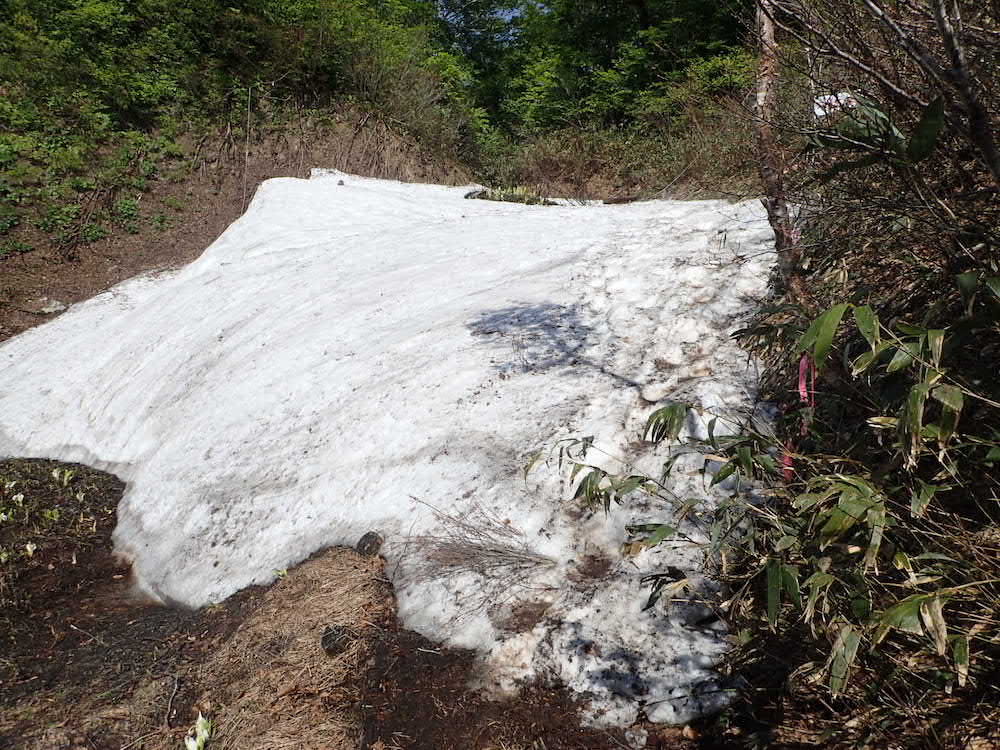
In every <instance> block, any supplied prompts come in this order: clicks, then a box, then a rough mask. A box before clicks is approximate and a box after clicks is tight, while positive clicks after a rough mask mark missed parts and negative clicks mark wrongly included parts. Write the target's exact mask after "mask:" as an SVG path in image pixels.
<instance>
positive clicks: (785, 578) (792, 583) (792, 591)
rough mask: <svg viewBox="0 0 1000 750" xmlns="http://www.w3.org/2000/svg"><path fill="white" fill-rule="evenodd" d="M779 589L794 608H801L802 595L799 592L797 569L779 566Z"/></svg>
mask: <svg viewBox="0 0 1000 750" xmlns="http://www.w3.org/2000/svg"><path fill="white" fill-rule="evenodd" d="M781 588H782V589H784V591H785V593H786V594H788V598H789V599H791V601H792V603H793V604H794V605H795V606H796V607H801V606H802V594H801V592H800V591H799V569H798V568H796V567H795V566H794V565H782V566H781Z"/></svg>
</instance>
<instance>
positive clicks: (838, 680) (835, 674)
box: [830, 625, 861, 696]
mask: <svg viewBox="0 0 1000 750" xmlns="http://www.w3.org/2000/svg"><path fill="white" fill-rule="evenodd" d="M860 645H861V638H860V636H859V635H858V634H857V633H856V632H854V628H853V627H851V626H850V625H844V626H843V627H842V628H841V629H840V632H839V633H838V634H837V640H836V641H834V644H833V650H832V651H831V653H830V692H831V693H833V695H835V696H836V695H839V694H840V693H841V692H842V691H843V689H844V686H845V685H846V684H847V678H848V675H849V673H850V669H851V665H852V664H853V663H854V659H855V657H856V656H857V654H858V646H860Z"/></svg>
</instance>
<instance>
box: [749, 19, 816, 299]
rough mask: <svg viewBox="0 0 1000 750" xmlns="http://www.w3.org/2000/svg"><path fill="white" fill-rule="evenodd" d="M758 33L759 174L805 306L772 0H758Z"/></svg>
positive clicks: (791, 281)
mask: <svg viewBox="0 0 1000 750" xmlns="http://www.w3.org/2000/svg"><path fill="white" fill-rule="evenodd" d="M757 35H758V39H759V40H760V67H759V71H758V74H757V101H756V107H755V112H754V119H755V123H756V130H757V150H758V160H759V163H760V176H761V180H762V181H763V183H764V193H765V196H766V197H765V199H764V206H765V208H766V209H767V218H768V221H769V222H770V223H771V228H772V229H773V230H774V246H775V250H776V251H777V253H778V269H779V271H780V273H781V277H782V279H783V280H784V282H785V285H786V286H787V287H788V289H789V291H790V292H791V293H792V295H793V296H794V297H795V298H796V300H797V301H798V302H799V303H800V304H802V305H803V306H804V307H807V308H808V307H809V305H808V299H807V297H806V295H805V294H804V290H803V288H802V281H801V278H800V277H799V275H798V270H799V263H800V260H801V257H800V256H801V250H800V245H799V236H798V232H797V231H796V229H795V226H794V222H793V220H792V214H791V210H790V209H789V206H788V199H787V197H786V194H785V159H784V153H783V150H782V148H781V144H780V143H779V142H778V139H777V137H776V135H775V122H776V121H777V117H778V77H779V76H778V74H779V68H778V46H777V40H776V35H775V22H774V11H773V7H772V6H771V0H757Z"/></svg>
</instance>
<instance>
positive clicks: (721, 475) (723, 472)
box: [709, 461, 736, 487]
mask: <svg viewBox="0 0 1000 750" xmlns="http://www.w3.org/2000/svg"><path fill="white" fill-rule="evenodd" d="M735 472H736V464H735V463H734V462H733V461H727V462H726V463H725V464H723V465H722V468H721V469H719V470H718V471H717V472H716V473H715V476H714V477H712V481H711V482H710V483H709V487H714V486H715V485H717V484H718V483H719V482H722V481H723V480H725V479H728V478H729V477H730V476H732V475H733V474H734V473H735Z"/></svg>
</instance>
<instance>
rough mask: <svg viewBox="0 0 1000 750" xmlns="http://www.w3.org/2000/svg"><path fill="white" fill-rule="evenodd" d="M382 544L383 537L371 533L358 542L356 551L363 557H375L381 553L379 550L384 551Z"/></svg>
mask: <svg viewBox="0 0 1000 750" xmlns="http://www.w3.org/2000/svg"><path fill="white" fill-rule="evenodd" d="M382 542H383V539H382V537H381V536H379V535H378V534H377V533H376V532H374V531H369V532H368V533H367V534H365V535H364V536H363V537H361V538H360V539H359V540H358V543H357V545H355V547H354V551H355V552H357V553H358V554H359V555H361V556H362V557H375V555H377V554H378V553H379V550H380V549H382Z"/></svg>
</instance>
